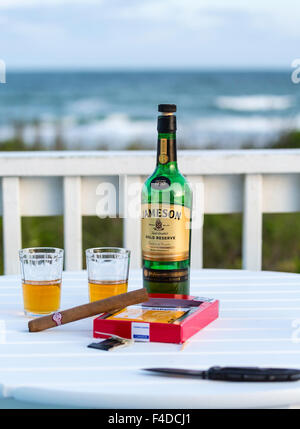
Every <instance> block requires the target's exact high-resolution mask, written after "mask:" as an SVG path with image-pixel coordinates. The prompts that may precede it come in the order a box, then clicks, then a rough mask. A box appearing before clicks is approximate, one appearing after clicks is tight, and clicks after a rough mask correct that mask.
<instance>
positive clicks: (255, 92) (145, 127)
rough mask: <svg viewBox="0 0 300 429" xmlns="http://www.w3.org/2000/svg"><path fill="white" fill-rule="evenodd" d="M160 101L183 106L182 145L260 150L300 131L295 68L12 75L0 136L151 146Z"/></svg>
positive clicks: (0, 88)
mask: <svg viewBox="0 0 300 429" xmlns="http://www.w3.org/2000/svg"><path fill="white" fill-rule="evenodd" d="M159 103H175V104H177V107H178V112H177V118H178V142H179V146H180V147H182V148H206V147H217V148H228V149H231V148H238V147H242V146H243V145H245V144H252V145H254V146H256V147H261V146H263V145H267V144H268V143H269V142H272V141H273V140H274V139H276V138H277V137H278V135H280V134H281V133H284V132H286V131H288V130H291V129H300V85H295V84H293V83H292V81H291V73H290V72H289V71H286V72H284V71H282V72H281V71H276V72H275V71H274V72H271V71H269V72H267V71H266V72H253V71H252V72H246V71H243V72H237V71H235V72H230V71H223V72H221V71H220V72H216V71H214V72H208V71H207V72H203V71H202V72H200V71H199V72H197V71H193V72H24V73H21V72H14V73H8V75H7V83H6V84H1V85H0V141H5V140H7V139H10V138H12V137H14V135H16V129H18V132H19V133H21V135H22V138H23V139H24V141H25V142H26V143H28V144H32V143H34V142H36V141H39V142H41V144H43V145H45V146H46V147H47V148H52V147H53V144H54V141H55V139H56V138H57V135H59V136H60V137H61V138H62V140H63V142H64V143H65V145H66V146H67V147H68V148H69V149H96V148H100V147H107V148H110V149H124V148H126V147H128V145H132V144H133V145H134V146H136V147H139V146H140V147H145V148H153V147H155V144H156V117H157V104H159ZM16 124H19V125H18V126H16ZM20 124H21V125H20ZM37 124H38V125H37Z"/></svg>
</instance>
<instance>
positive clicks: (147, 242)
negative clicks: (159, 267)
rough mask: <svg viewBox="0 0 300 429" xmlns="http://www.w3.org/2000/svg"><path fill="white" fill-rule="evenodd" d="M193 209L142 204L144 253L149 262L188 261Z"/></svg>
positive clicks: (170, 205)
mask: <svg viewBox="0 0 300 429" xmlns="http://www.w3.org/2000/svg"><path fill="white" fill-rule="evenodd" d="M190 219H191V211H190V209H189V208H187V207H184V206H180V205H177V204H142V255H143V259H146V260H148V261H185V260H187V259H189V247H190Z"/></svg>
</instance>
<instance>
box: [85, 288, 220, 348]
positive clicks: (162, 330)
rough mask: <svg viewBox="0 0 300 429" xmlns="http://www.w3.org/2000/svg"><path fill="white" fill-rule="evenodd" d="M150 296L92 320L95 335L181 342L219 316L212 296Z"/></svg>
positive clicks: (216, 304) (217, 303)
mask: <svg viewBox="0 0 300 429" xmlns="http://www.w3.org/2000/svg"><path fill="white" fill-rule="evenodd" d="M149 297H150V299H149V301H147V302H145V303H143V304H139V305H134V306H130V307H127V308H126V309H124V310H121V311H120V312H117V313H114V314H108V313H105V314H102V315H100V316H99V317H97V318H96V319H94V330H93V334H94V337H95V338H107V335H105V334H111V335H118V336H120V337H123V338H132V339H134V340H135V341H144V342H162V343H177V344H181V343H184V342H185V341H186V340H187V339H189V338H190V337H191V336H192V335H194V334H196V333H197V332H199V331H200V330H201V329H203V328H204V327H205V326H207V325H208V324H209V323H211V322H213V321H214V320H215V319H217V318H218V315H219V301H218V300H215V299H210V298H203V297H193V296H182V295H180V296H179V295H163V294H151V295H149ZM160 321H163V323H160ZM104 333H105V334H104Z"/></svg>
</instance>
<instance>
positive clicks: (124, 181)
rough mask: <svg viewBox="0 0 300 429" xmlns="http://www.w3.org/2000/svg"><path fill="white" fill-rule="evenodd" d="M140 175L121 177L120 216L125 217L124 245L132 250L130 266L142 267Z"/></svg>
mask: <svg viewBox="0 0 300 429" xmlns="http://www.w3.org/2000/svg"><path fill="white" fill-rule="evenodd" d="M141 187H142V181H141V177H140V176H128V175H122V176H120V177H119V196H120V205H119V207H120V216H121V217H123V222H124V226H123V236H124V238H123V243H124V244H123V245H124V246H125V247H126V248H127V249H129V250H131V260H130V266H131V267H132V268H140V267H141V220H140V210H141V209H140V204H141Z"/></svg>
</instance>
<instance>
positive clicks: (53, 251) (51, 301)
mask: <svg viewBox="0 0 300 429" xmlns="http://www.w3.org/2000/svg"><path fill="white" fill-rule="evenodd" d="M63 255H64V251H63V250H62V249H57V248H55V247H34V248H29V249H22V250H20V251H19V257H20V263H21V275H22V287H23V301H24V312H25V314H26V315H29V316H40V315H43V314H49V313H52V312H54V311H57V310H59V307H60V295H61V293H60V290H61V277H62V269H63Z"/></svg>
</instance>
